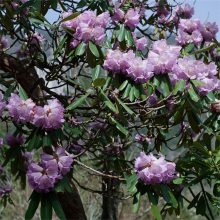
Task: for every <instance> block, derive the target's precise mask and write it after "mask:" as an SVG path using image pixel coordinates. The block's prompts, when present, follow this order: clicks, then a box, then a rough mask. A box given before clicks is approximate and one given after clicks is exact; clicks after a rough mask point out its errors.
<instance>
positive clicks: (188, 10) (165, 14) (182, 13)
mask: <svg viewBox="0 0 220 220" xmlns="http://www.w3.org/2000/svg"><path fill="white" fill-rule="evenodd" d="M193 14H194V8H193V7H191V6H190V5H189V4H185V5H179V6H177V7H176V8H175V10H174V13H173V14H172V15H170V9H169V8H168V7H165V6H164V5H160V4H159V5H157V15H158V16H159V17H158V21H159V23H166V24H167V25H170V24H174V25H177V24H178V22H179V20H180V19H181V18H183V19H190V18H191V17H192V16H193Z"/></svg>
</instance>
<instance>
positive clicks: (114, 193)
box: [101, 178, 120, 220]
mask: <svg viewBox="0 0 220 220" xmlns="http://www.w3.org/2000/svg"><path fill="white" fill-rule="evenodd" d="M119 186H120V181H119V180H116V179H109V178H103V182H102V191H103V197H102V198H103V201H102V218H101V219H102V220H117V219H118V204H119V200H118V190H119Z"/></svg>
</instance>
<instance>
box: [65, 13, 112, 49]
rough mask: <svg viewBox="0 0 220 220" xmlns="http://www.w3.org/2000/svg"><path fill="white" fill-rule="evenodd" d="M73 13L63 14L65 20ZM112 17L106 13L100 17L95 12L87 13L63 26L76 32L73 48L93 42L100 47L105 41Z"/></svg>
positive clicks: (72, 43)
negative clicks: (106, 30) (83, 43)
mask: <svg viewBox="0 0 220 220" xmlns="http://www.w3.org/2000/svg"><path fill="white" fill-rule="evenodd" d="M70 15H71V13H69V12H67V13H65V14H63V18H66V17H68V16H70ZM109 20H110V15H109V13H108V12H104V13H102V14H100V15H98V16H96V13H95V12H94V11H85V12H83V13H82V14H80V15H79V16H77V17H76V18H74V19H71V20H68V21H64V22H63V23H62V26H63V27H65V28H68V29H72V30H74V34H73V40H72V42H71V46H72V47H76V46H77V45H78V44H79V43H81V42H85V43H88V42H89V41H93V42H95V43H96V44H98V45H100V44H101V43H103V41H104V39H105V36H106V35H105V29H106V27H107V25H108V23H109Z"/></svg>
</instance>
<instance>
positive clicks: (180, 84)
mask: <svg viewBox="0 0 220 220" xmlns="http://www.w3.org/2000/svg"><path fill="white" fill-rule="evenodd" d="M185 87H186V83H185V81H184V80H182V79H181V80H179V81H178V82H177V83H176V85H175V87H174V90H173V94H174V95H176V94H177V93H178V92H183V91H184V89H185Z"/></svg>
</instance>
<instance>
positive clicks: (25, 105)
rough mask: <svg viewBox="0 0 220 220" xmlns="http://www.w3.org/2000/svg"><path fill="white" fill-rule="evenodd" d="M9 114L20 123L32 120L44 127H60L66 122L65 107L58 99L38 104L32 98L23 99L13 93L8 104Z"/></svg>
mask: <svg viewBox="0 0 220 220" xmlns="http://www.w3.org/2000/svg"><path fill="white" fill-rule="evenodd" d="M7 109H8V111H9V116H10V117H11V118H12V119H13V121H15V122H18V123H26V122H30V123H32V124H34V125H35V126H37V127H41V128H43V129H46V130H47V129H58V128H60V127H61V126H62V124H63V123H64V108H63V106H62V105H61V103H60V102H59V101H58V100H57V99H53V100H51V101H49V104H48V105H44V106H43V107H42V106H37V105H36V104H35V103H34V102H33V100H32V99H27V100H22V99H21V98H20V97H19V96H18V95H17V94H14V93H13V94H12V95H11V97H10V98H9V102H8V105H7Z"/></svg>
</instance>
